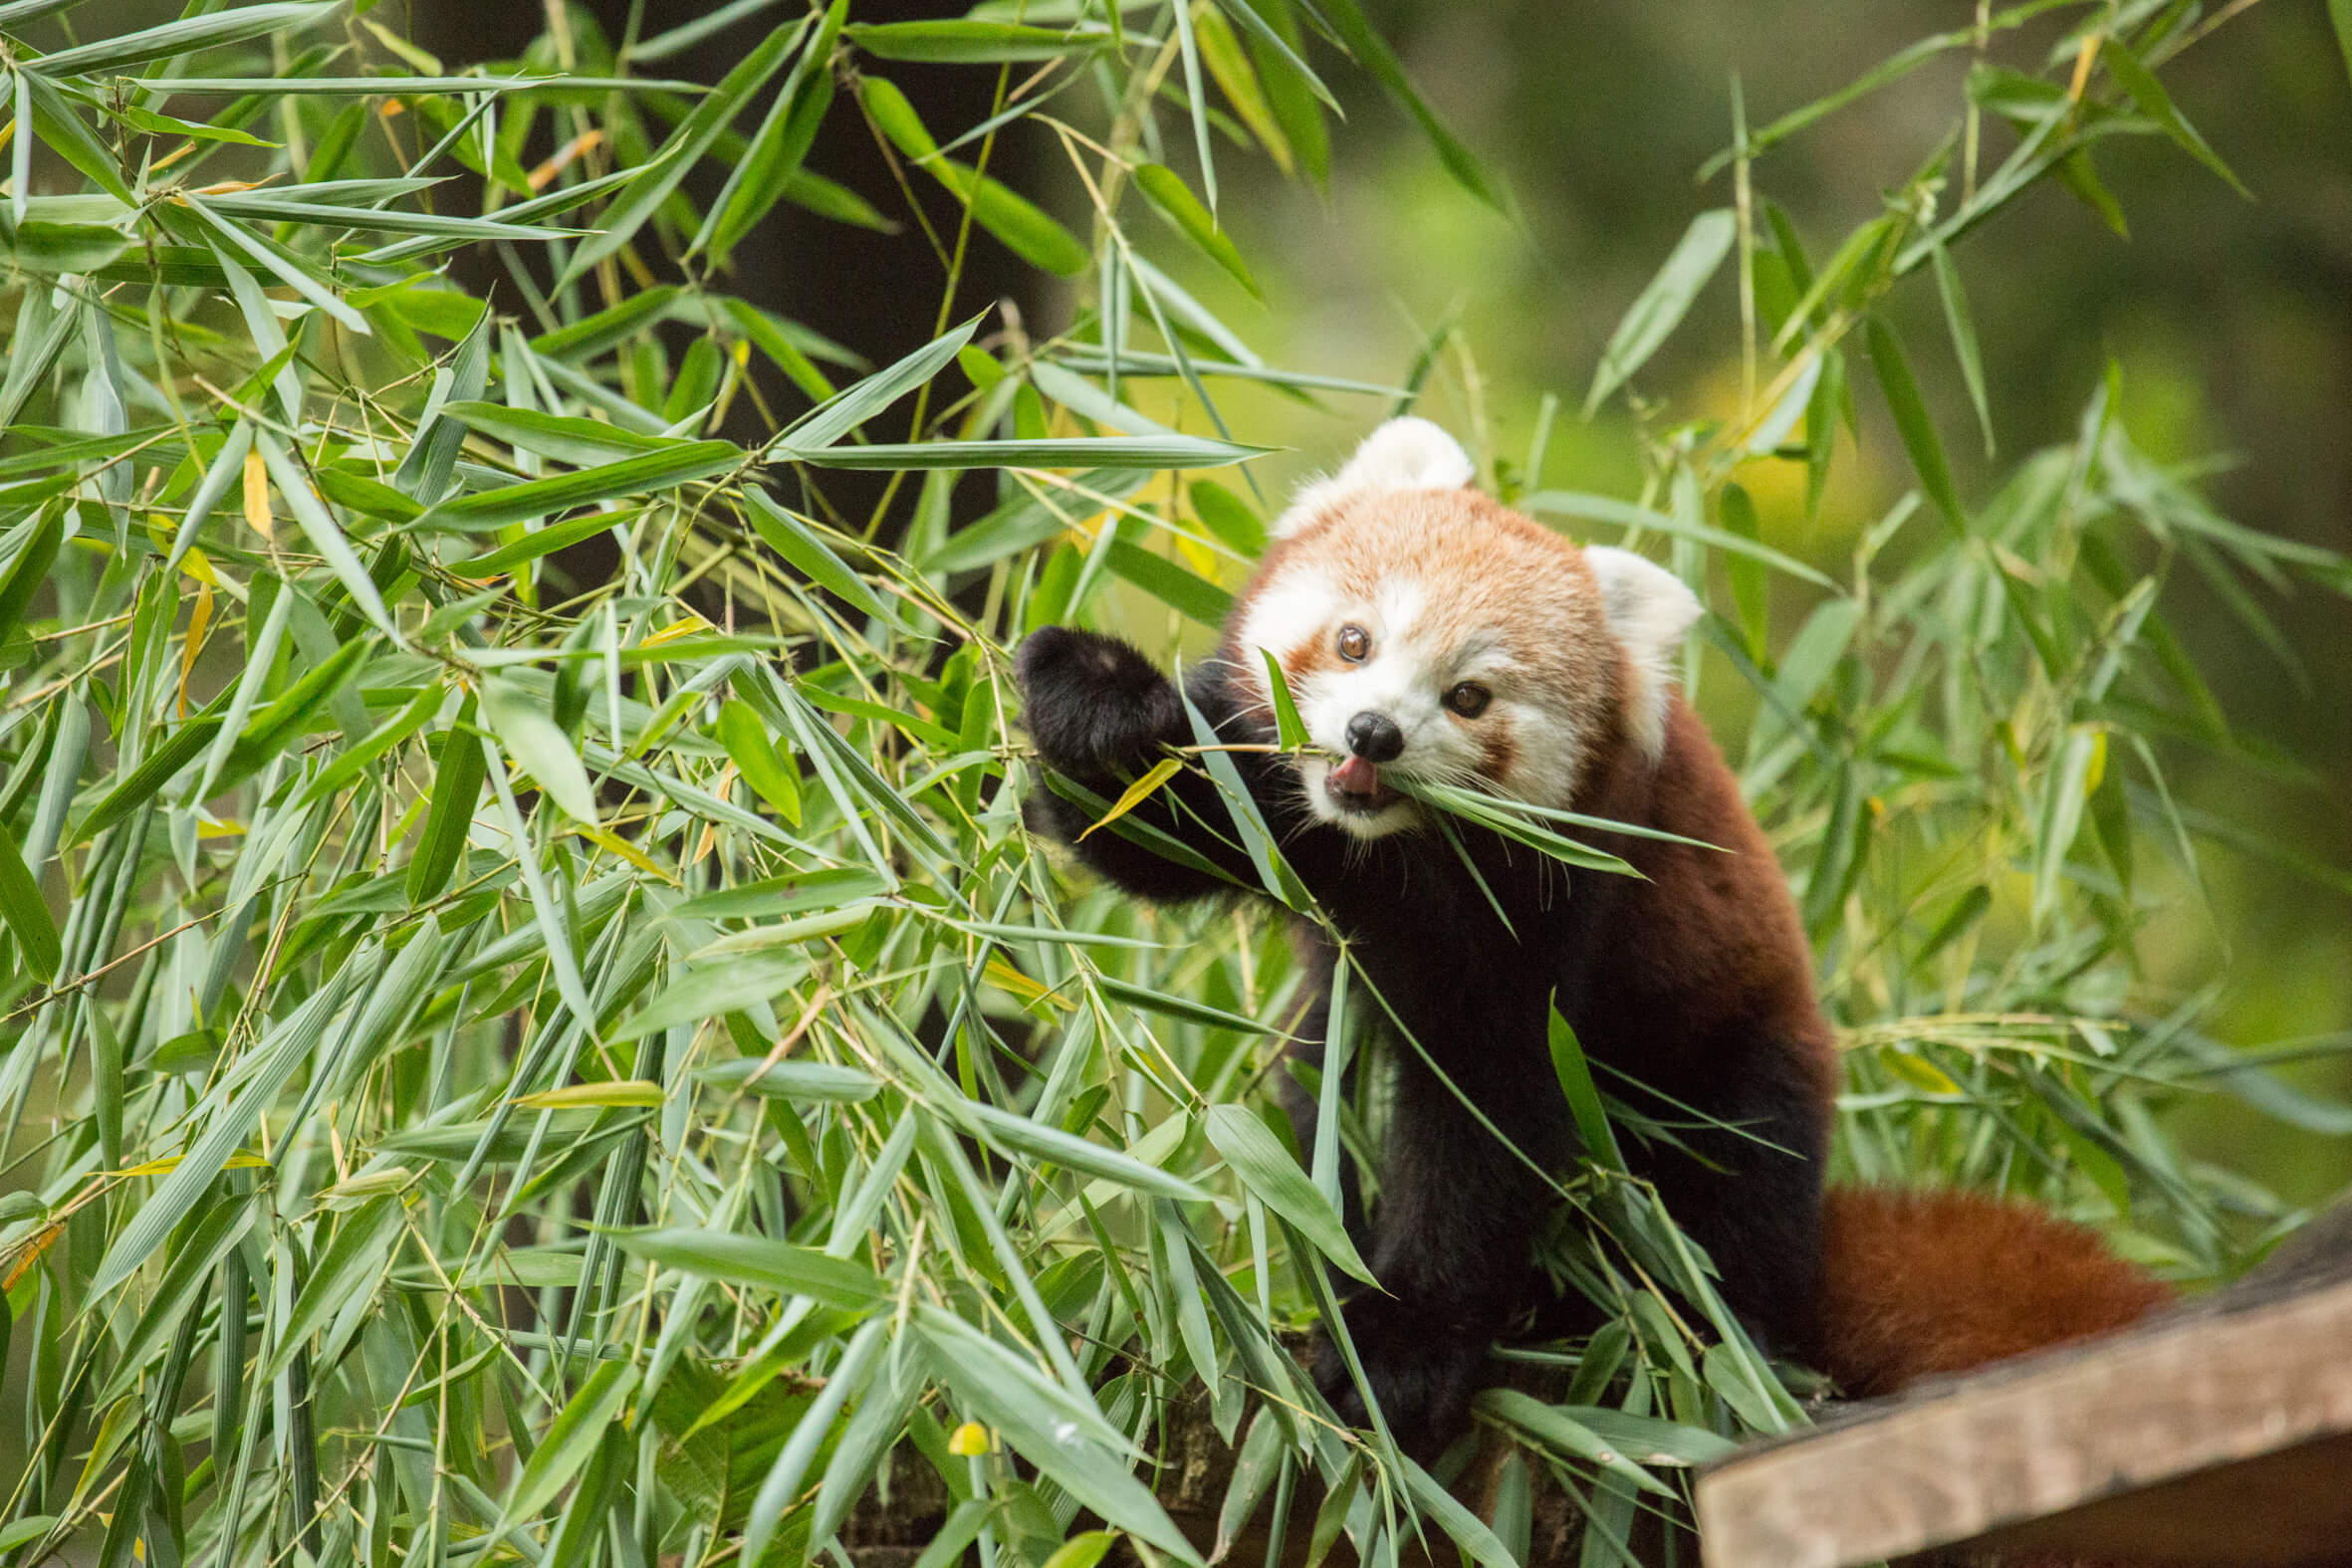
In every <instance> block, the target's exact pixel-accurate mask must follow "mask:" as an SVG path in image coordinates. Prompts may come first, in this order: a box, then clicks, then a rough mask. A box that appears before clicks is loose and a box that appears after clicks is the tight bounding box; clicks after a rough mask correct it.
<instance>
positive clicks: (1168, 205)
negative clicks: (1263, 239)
mask: <svg viewBox="0 0 2352 1568" xmlns="http://www.w3.org/2000/svg"><path fill="white" fill-rule="evenodd" d="M1135 186H1136V188H1137V189H1138V190H1140V191H1142V192H1143V194H1144V195H1145V196H1147V197H1149V198H1150V200H1151V204H1152V205H1153V206H1154V207H1157V208H1158V209H1159V210H1160V213H1161V215H1162V216H1164V217H1165V218H1167V220H1168V221H1169V222H1170V223H1172V224H1174V225H1175V227H1176V230H1177V232H1178V233H1180V234H1182V235H1183V236H1184V237H1185V238H1186V239H1188V240H1190V241H1192V243H1193V244H1195V245H1197V246H1199V247H1200V249H1201V251H1202V253H1203V254H1205V255H1206V256H1207V257H1208V258H1209V259H1210V260H1211V261H1213V262H1215V263H1216V264H1217V265H1218V266H1220V267H1222V268H1224V269H1225V270H1226V271H1227V272H1228V273H1231V274H1232V275H1233V278H1234V281H1235V282H1237V283H1239V284H1240V285H1241V286H1242V287H1243V288H1245V289H1247V290H1249V291H1250V293H1251V294H1252V295H1254V296H1256V297H1258V298H1260V299H1264V298H1265V296H1264V294H1262V293H1261V292H1260V290H1259V288H1258V280H1257V279H1255V278H1253V277H1252V276H1250V268H1249V264H1248V263H1246V262H1244V261H1243V260H1242V253H1241V252H1240V251H1239V250H1238V249H1236V248H1235V246H1234V243H1233V240H1232V239H1231V238H1230V237H1229V236H1228V235H1227V234H1226V233H1225V231H1224V230H1222V229H1220V228H1219V227H1218V226H1217V219H1216V217H1215V215H1214V214H1212V213H1211V212H1210V211H1209V209H1208V208H1206V207H1204V206H1202V205H1201V203H1200V199H1199V198H1198V197H1196V196H1194V195H1193V193H1192V189H1191V187H1190V186H1188V185H1186V184H1185V183H1184V180H1183V178H1182V176H1180V175H1178V174H1177V173H1176V171H1175V170H1174V169H1171V168H1168V167H1166V166H1165V165H1163V164H1158V163H1146V164H1143V165H1141V166H1140V167H1138V168H1137V169H1136V170H1135Z"/></svg>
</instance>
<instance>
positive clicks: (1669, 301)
mask: <svg viewBox="0 0 2352 1568" xmlns="http://www.w3.org/2000/svg"><path fill="white" fill-rule="evenodd" d="M1739 232H1740V225H1739V222H1738V220H1737V218H1735V216H1734V215H1733V213H1732V212H1731V210H1730V209H1729V208H1725V207H1717V208H1715V209H1713V210H1712V211H1708V212H1702V213H1700V214H1699V215H1698V216H1697V217H1695V218H1693V219H1692V220H1691V226H1690V227H1689V228H1687V229H1685V230H1684V231H1683V236H1682V239H1681V240H1679V241H1678V242H1677V243H1676V244H1675V247H1674V253H1673V254H1672V255H1670V256H1668V257H1667V258H1666V265H1665V266H1663V267H1661V268H1659V269H1658V275H1657V276H1656V277H1654V278H1652V279H1651V280H1650V283H1649V287H1647V288H1645V289H1643V290H1642V292H1641V294H1640V296H1639V297H1638V298H1636V299H1635V300H1634V302H1633V306H1632V308H1631V309H1630V310H1628V311H1627V312H1626V313H1625V317H1624V320H1622V321H1620V322H1619V323H1618V324H1617V330H1616V331H1615V332H1614V333H1611V334H1610V335H1609V342H1608V346H1607V347H1605V348H1603V349H1602V350H1601V356H1600V366H1599V368H1597V369H1595V370H1594V371H1593V372H1592V390H1590V391H1589V392H1587V393H1585V394H1584V417H1585V418H1587V419H1589V418H1591V417H1592V415H1593V412H1594V411H1595V410H1596V409H1598V408H1599V407H1600V405H1601V403H1602V402H1603V401H1604V400H1605V399H1606V398H1607V397H1608V395H1609V394H1610V393H1611V392H1614V391H1615V390H1616V389H1617V388H1618V387H1620V386H1622V385H1624V384H1625V381H1626V378H1627V377H1629V376H1631V375H1632V374H1633V373H1634V372H1635V371H1636V370H1639V369H1640V368H1641V367H1642V366H1643V365H1644V364H1646V363H1648V362H1649V357H1650V355H1651V354H1653V353H1656V352H1657V351H1658V345H1659V344H1660V343H1663V342H1664V341H1666V339H1667V338H1668V337H1669V336H1672V335H1673V333H1674V330H1675V328H1677V327H1679V326H1681V325H1682V319H1683V318H1684V317H1685V316H1686V315H1688V314H1689V313H1690V309H1691V302H1692V301H1694V300H1696V299H1697V298H1698V297H1699V291H1700V290H1701V289H1704V288H1706V287H1707V282H1708V280H1709V279H1711V278H1713V277H1714V276H1715V273H1716V269H1717V268H1719V267H1721V266H1722V265H1723V259H1724V258H1725V257H1726V256H1728V255H1730V254H1731V251H1732V241H1733V240H1735V239H1737V238H1738V237H1739Z"/></svg>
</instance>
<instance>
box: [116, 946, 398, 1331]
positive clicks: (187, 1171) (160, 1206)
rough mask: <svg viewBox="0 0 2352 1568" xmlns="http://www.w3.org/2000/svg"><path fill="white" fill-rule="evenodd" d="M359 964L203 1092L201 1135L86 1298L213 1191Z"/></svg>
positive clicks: (119, 1276)
mask: <svg viewBox="0 0 2352 1568" xmlns="http://www.w3.org/2000/svg"><path fill="white" fill-rule="evenodd" d="M360 967H361V966H360V965H358V964H357V963H353V964H349V965H346V966H345V968H344V971H343V973H342V975H340V976H339V977H338V978H337V979H335V980H333V981H330V982H329V983H328V984H327V985H325V986H323V987H322V988H320V989H319V990H318V991H317V992H314V993H313V994H312V995H311V997H310V998H309V999H308V1000H307V1001H305V1002H304V1003H303V1004H302V1005H301V1006H300V1007H298V1008H295V1009H294V1011H293V1012H291V1013H289V1014H288V1015H287V1016H286V1017H285V1019H284V1020H283V1021H281V1022H279V1023H276V1024H274V1025H272V1026H271V1027H270V1029H269V1031H268V1032H267V1033H265V1034H264V1035H263V1036H262V1037H261V1039H260V1040H258V1041H257V1042H255V1044H254V1045H253V1046H252V1048H251V1049H250V1051H249V1052H248V1053H247V1056H246V1057H245V1059H244V1060H242V1061H240V1062H239V1063H238V1064H237V1067H236V1068H235V1069H234V1070H233V1071H232V1072H231V1073H230V1074H229V1076H227V1077H226V1078H224V1079H223V1080H222V1081H221V1082H219V1083H218V1084H216V1085H215V1086H214V1087H213V1089H212V1090H211V1092H210V1093H208V1094H206V1095H205V1097H204V1100H203V1103H202V1104H201V1105H200V1106H198V1107H197V1111H196V1114H195V1115H194V1117H193V1118H192V1119H191V1123H190V1125H191V1126H192V1127H193V1128H196V1129H200V1130H197V1131H196V1132H195V1133H194V1136H193V1138H192V1141H191V1142H190V1143H189V1144H188V1146H187V1150H186V1152H185V1153H184V1154H182V1155H180V1156H179V1158H178V1160H177V1161H176V1163H175V1164H174V1165H173V1166H172V1168H171V1171H170V1174H169V1175H167V1176H165V1177H164V1178H163V1181H162V1183H161V1184H160V1185H158V1186H157V1187H156V1189H155V1191H154V1194H153V1196H152V1197H150V1198H148V1199H147V1201H146V1202H145V1203H143V1204H141V1205H140V1206H139V1208H138V1211H137V1213H135V1214H134V1215H132V1216H131V1217H130V1220H129V1222H128V1223H127V1224H126V1225H124V1226H123V1228H122V1229H121V1230H120V1231H119V1232H117V1234H116V1236H115V1241H114V1244H113V1245H112V1246H110V1247H108V1248H107V1253H106V1256H105V1258H104V1259H102V1260H101V1262H100V1263H99V1266H98V1271H97V1273H96V1274H95V1275H94V1276H93V1278H92V1280H91V1283H90V1297H91V1299H92V1300H98V1299H101V1298H103V1297H105V1296H107V1295H110V1294H112V1293H113V1292H114V1291H115V1290H116V1289H117V1288H118V1286H120V1285H121V1284H122V1282H123V1281H124V1280H126V1279H128V1278H129V1277H130V1276H131V1274H133V1273H134V1272H136V1271H137V1269H138V1268H139V1266H140V1265H141V1264H142V1263H144V1262H145V1261H146V1260H147V1258H148V1257H149V1256H150V1255H151V1254H152V1253H153V1252H154V1250H155V1248H156V1247H157V1246H159V1245H160V1244H161V1243H162V1241H163V1238H164V1237H165V1236H167V1235H169V1234H170V1233H171V1232H173V1231H174V1230H175V1229H177V1228H178V1226H179V1223H180V1222H181V1221H182V1220H184V1219H186V1218H187V1216H188V1214H189V1212H190V1211H191V1210H193V1209H194V1208H195V1206H196V1204H197V1202H198V1201H199V1200H201V1199H202V1198H203V1197H204V1195H205V1194H206V1193H208V1192H210V1191H211V1190H212V1184H213V1183H215V1182H217V1181H218V1180H220V1173H221V1171H222V1170H223V1169H224V1168H225V1167H226V1166H227V1165H228V1162H229V1156H231V1155H232V1154H234V1153H236V1151H237V1149H238V1147H239V1146H240V1145H241V1144H243V1143H244V1141H245V1139H246V1138H247V1137H248V1136H249V1135H250V1134H251V1133H252V1131H253V1129H254V1127H255V1125H256V1124H257V1123H259V1121H260V1120H261V1114H262V1112H263V1111H264V1110H266V1109H267V1108H268V1107H269V1106H271V1105H272V1104H274V1103H276V1101H277V1098H278V1096H279V1095H280V1094H281V1093H283V1092H284V1091H285V1089H286V1086H287V1085H288V1084H290V1083H292V1082H293V1081H294V1075H295V1074H296V1073H297V1072H298V1071H300V1070H301V1068H302V1066H303V1064H304V1063H306V1062H308V1061H309V1060H310V1059H311V1057H312V1053H313V1052H314V1051H315V1050H316V1049H317V1048H318V1044H319V1041H320V1039H321V1038H322V1037H323V1036H324V1035H325V1034H326V1032H327V1024H328V1021H329V1020H330V1019H331V1018H333V1017H334V1015H335V1014H336V1013H337V1012H338V1011H340V1010H341V1009H342V1007H343V1003H344V999H345V998H346V996H347V995H348V994H349V992H350V991H351V989H352V988H353V985H354V983H355V982H356V980H357V979H358V971H359V970H360Z"/></svg>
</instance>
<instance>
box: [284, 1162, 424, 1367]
mask: <svg viewBox="0 0 2352 1568" xmlns="http://www.w3.org/2000/svg"><path fill="white" fill-rule="evenodd" d="M403 1220H404V1217H403V1215H402V1212H401V1208H400V1200H399V1199H397V1198H393V1197H384V1198H377V1199H374V1200H372V1201H370V1202H369V1203H367V1204H365V1205H363V1206H361V1207H360V1208H359V1210H358V1211H357V1212H355V1213H353V1214H350V1215H346V1216H345V1217H344V1219H343V1222H342V1224H341V1225H339V1226H338V1227H337V1228H336V1232H335V1239H334V1240H332V1241H330V1242H329V1243H328V1244H327V1249H326V1250H325V1251H324V1252H322V1253H320V1254H319V1260H318V1262H317V1263H316V1264H314V1265H313V1266H312V1269H311V1273H310V1277H309V1278H308V1279H306V1280H304V1281H303V1286H302V1293H301V1294H300V1295H298V1296H296V1297H295V1299H294V1308H293V1310H292V1311H290V1312H289V1313H287V1315H286V1322H285V1326H284V1327H283V1328H281V1329H280V1330H279V1333H278V1349H277V1352H276V1354H274V1355H273V1356H272V1357H271V1358H270V1364H269V1370H268V1372H267V1373H266V1374H265V1376H268V1377H273V1378H274V1377H276V1376H278V1375H279V1374H280V1373H282V1372H284V1371H285V1370H286V1367H287V1365H288V1363H290V1362H292V1361H293V1360H294V1358H295V1356H296V1355H297V1354H298V1353H299V1352H301V1351H302V1350H303V1349H304V1348H305V1347H306V1346H307V1345H308V1344H309V1343H310V1339H311V1336H312V1335H314V1334H316V1333H318V1332H320V1331H321V1330H322V1329H324V1328H326V1327H327V1326H328V1325H329V1324H330V1323H331V1322H333V1321H334V1319H335V1318H336V1316H337V1315H338V1314H339V1313H341V1312H342V1311H343V1310H344V1309H345V1308H346V1307H347V1306H348V1305H349V1304H350V1302H351V1301H352V1300H353V1297H355V1296H359V1295H361V1294H366V1295H372V1294H374V1292H375V1289H376V1287H377V1284H378V1282H379V1281H380V1280H381V1279H382V1277H383V1275H384V1273H385V1271H386V1270H388V1269H389V1268H390V1267H391V1263H392V1252H393V1249H394V1247H395V1246H396V1245H397V1243H398V1241H399V1238H400V1233H401V1228H402V1225H403Z"/></svg>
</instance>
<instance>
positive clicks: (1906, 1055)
mask: <svg viewBox="0 0 2352 1568" xmlns="http://www.w3.org/2000/svg"><path fill="white" fill-rule="evenodd" d="M1878 1059H1879V1060H1881V1061H1883V1062H1885V1063H1886V1065H1887V1071H1889V1072H1891V1073H1893V1074H1894V1075H1895V1076H1896V1077H1898V1078H1900V1079H1902V1080H1903V1081H1904V1082H1905V1083H1908V1084H1910V1085H1911V1086H1912V1087H1913V1088H1915V1089H1923V1090H1925V1091H1926V1092H1927V1093H1929V1094H1959V1093H1961V1092H1963V1091H1962V1089H1961V1087H1960V1085H1959V1084H1957V1083H1955V1082H1953V1081H1952V1078H1951V1076H1950V1075H1949V1074H1948V1073H1946V1072H1945V1071H1944V1069H1943V1068H1941V1067H1939V1066H1937V1065H1936V1064H1935V1063H1934V1062H1932V1061H1930V1060H1928V1059H1927V1058H1926V1057H1925V1056H1915V1055H1913V1054H1912V1053H1911V1052H1909V1051H1907V1050H1903V1049H1901V1048H1899V1047H1897V1046H1893V1045H1890V1046H1888V1047H1887V1048H1886V1049H1885V1050H1882V1051H1880V1052H1879V1053H1878Z"/></svg>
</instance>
